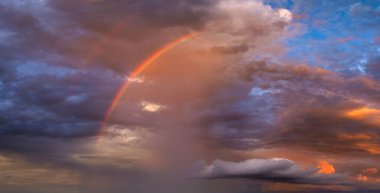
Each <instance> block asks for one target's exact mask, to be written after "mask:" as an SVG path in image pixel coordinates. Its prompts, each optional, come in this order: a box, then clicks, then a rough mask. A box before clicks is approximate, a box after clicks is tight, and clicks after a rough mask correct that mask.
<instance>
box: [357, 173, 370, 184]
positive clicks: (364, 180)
mask: <svg viewBox="0 0 380 193" xmlns="http://www.w3.org/2000/svg"><path fill="white" fill-rule="evenodd" d="M356 179H357V180H358V181H361V182H367V181H368V176H365V175H363V174H359V175H358V177H357V178H356Z"/></svg>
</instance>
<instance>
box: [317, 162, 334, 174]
mask: <svg viewBox="0 0 380 193" xmlns="http://www.w3.org/2000/svg"><path fill="white" fill-rule="evenodd" d="M317 168H318V169H319V170H318V172H317V173H318V174H333V173H335V168H334V166H333V165H331V164H329V163H327V161H320V162H319V163H318V166H317Z"/></svg>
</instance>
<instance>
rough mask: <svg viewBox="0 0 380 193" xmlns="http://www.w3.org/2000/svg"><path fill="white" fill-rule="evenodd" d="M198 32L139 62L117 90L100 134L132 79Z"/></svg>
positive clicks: (165, 46) (99, 134)
mask: <svg viewBox="0 0 380 193" xmlns="http://www.w3.org/2000/svg"><path fill="white" fill-rule="evenodd" d="M195 35H196V34H195V33H191V34H187V35H185V36H182V37H180V38H178V39H175V40H173V41H171V42H168V43H166V44H165V45H164V46H162V47H161V48H160V49H158V50H157V51H155V52H154V53H153V54H152V55H150V56H149V57H148V58H146V59H145V60H144V61H143V62H142V63H141V64H139V65H138V66H137V67H136V68H135V69H134V70H133V71H132V73H131V74H130V75H129V76H128V77H127V78H126V79H125V82H124V83H123V84H122V85H121V87H120V88H119V90H118V91H117V92H116V94H115V96H114V98H113V100H112V102H111V104H110V106H109V108H108V110H107V111H106V114H105V116H104V120H103V123H102V126H101V128H100V130H99V133H98V136H101V135H102V133H103V132H104V127H105V124H107V122H108V120H109V119H110V117H111V115H112V112H113V111H114V109H115V108H116V106H117V104H118V103H119V101H120V99H121V98H122V97H123V95H124V93H125V91H126V90H127V88H128V86H129V85H130V82H131V81H130V80H131V79H134V78H136V77H137V76H138V75H139V74H140V73H142V72H143V71H144V70H145V69H146V68H147V67H149V65H150V64H152V63H154V62H155V61H156V60H157V59H158V58H160V56H162V55H164V54H165V53H166V52H168V51H169V50H171V49H173V48H174V47H176V46H178V45H180V44H181V43H184V42H186V41H187V40H190V39H191V38H193V37H194V36H195Z"/></svg>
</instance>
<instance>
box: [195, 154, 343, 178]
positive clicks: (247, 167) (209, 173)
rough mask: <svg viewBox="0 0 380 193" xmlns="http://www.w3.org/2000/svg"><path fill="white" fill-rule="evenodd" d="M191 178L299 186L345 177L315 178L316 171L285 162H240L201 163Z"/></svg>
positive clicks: (275, 160) (327, 176) (281, 160)
mask: <svg viewBox="0 0 380 193" xmlns="http://www.w3.org/2000/svg"><path fill="white" fill-rule="evenodd" d="M193 170H194V171H192V172H193V174H190V176H195V177H201V178H210V179H222V178H243V179H244V178H246V179H256V180H269V181H275V182H286V183H299V184H303V183H306V184H340V183H342V181H343V180H344V175H339V174H333V175H325V174H317V173H316V172H317V171H318V169H308V170H306V169H302V168H301V167H300V166H299V165H297V164H296V163H294V162H293V161H290V160H288V159H282V158H273V159H268V160H266V159H250V160H245V161H242V162H227V161H222V160H215V161H214V162H213V163H212V164H210V165H206V164H205V163H204V162H202V161H200V162H198V163H196V164H195V165H194V168H193Z"/></svg>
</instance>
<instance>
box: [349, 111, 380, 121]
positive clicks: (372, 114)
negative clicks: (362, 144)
mask: <svg viewBox="0 0 380 193" xmlns="http://www.w3.org/2000/svg"><path fill="white" fill-rule="evenodd" d="M344 115H345V116H346V117H349V118H352V119H365V120H368V121H370V122H372V123H375V124H380V110H379V109H375V108H369V107H362V108H357V109H353V110H349V111H346V112H345V113H344Z"/></svg>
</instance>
